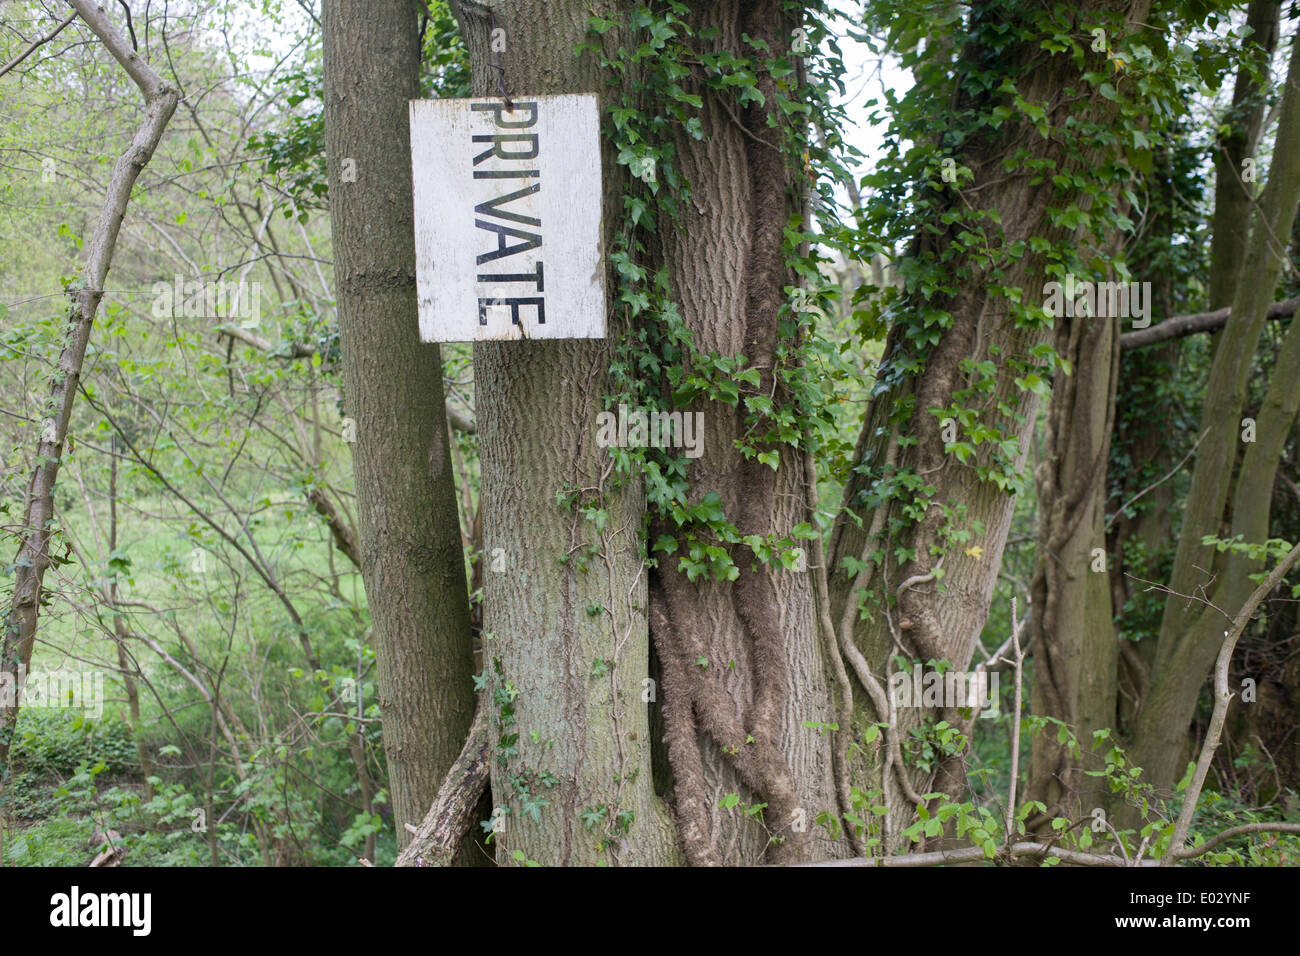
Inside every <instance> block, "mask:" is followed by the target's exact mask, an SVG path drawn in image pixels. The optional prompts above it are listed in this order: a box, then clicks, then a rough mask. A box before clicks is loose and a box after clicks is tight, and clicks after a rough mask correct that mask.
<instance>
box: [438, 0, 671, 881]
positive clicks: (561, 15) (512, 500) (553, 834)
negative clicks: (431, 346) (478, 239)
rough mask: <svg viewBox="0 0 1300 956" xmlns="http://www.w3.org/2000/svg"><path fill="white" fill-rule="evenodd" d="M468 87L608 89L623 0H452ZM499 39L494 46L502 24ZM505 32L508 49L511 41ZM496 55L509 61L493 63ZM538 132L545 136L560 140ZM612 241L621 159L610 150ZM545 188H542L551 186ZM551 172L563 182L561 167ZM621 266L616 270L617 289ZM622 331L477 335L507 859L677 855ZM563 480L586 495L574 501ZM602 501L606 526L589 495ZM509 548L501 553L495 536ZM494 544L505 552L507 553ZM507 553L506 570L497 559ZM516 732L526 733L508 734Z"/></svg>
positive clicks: (625, 860) (494, 707)
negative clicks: (626, 408)
mask: <svg viewBox="0 0 1300 956" xmlns="http://www.w3.org/2000/svg"><path fill="white" fill-rule="evenodd" d="M452 9H453V10H454V11H455V13H456V16H457V19H458V20H459V21H460V24H461V34H462V36H463V37H464V38H465V41H466V44H467V45H468V47H469V50H470V59H471V66H472V75H473V87H474V90H475V91H476V93H478V94H479V95H481V96H483V97H485V98H486V97H488V96H492V97H496V96H497V95H498V93H497V89H498V81H500V82H501V83H502V84H503V87H504V89H505V91H506V92H507V93H509V94H510V95H511V96H512V97H514V98H515V99H522V98H524V97H526V96H529V95H545V94H548V93H583V92H587V93H596V92H599V91H600V90H601V77H600V75H599V71H598V68H597V64H596V61H595V59H594V58H593V56H592V55H591V54H585V55H583V56H581V57H579V56H577V55H576V54H575V47H577V46H578V45H579V44H580V43H582V42H584V41H585V40H586V39H587V18H588V16H589V15H591V14H593V13H600V12H602V11H605V12H607V13H609V12H611V11H613V12H612V14H611V15H613V16H618V15H619V13H618V11H623V12H624V13H625V12H626V10H627V9H628V5H627V4H624V3H618V4H615V3H608V2H606V3H597V4H595V5H594V6H593V5H592V4H590V3H584V2H579V0H548V2H543V0H517V2H514V3H510V4H502V3H493V4H491V5H490V6H489V5H483V4H470V3H459V2H455V3H453V4H452ZM494 30H500V31H504V32H503V33H498V34H497V35H496V37H497V40H498V43H497V46H498V50H497V51H495V52H494V51H493V50H492V46H493V31H494ZM501 41H503V42H504V50H502V49H500V46H501ZM497 62H499V63H500V65H501V68H502V70H504V73H499V72H498V71H497V70H496V69H495V68H494V64H496V63H497ZM565 148H566V145H565V144H564V143H559V142H539V149H565ZM603 162H604V171H605V190H604V196H603V197H581V198H579V199H575V201H597V200H599V201H602V202H603V204H604V210H605V213H604V223H605V238H606V248H608V247H609V245H608V242H609V238H610V237H611V236H612V234H613V229H614V226H615V224H616V223H617V221H618V216H619V210H620V206H619V203H618V202H617V197H618V195H619V194H620V192H621V189H620V183H621V178H620V176H621V170H620V169H619V167H618V166H617V165H616V163H615V157H614V156H613V155H612V154H611V153H610V151H609V150H605V155H604V157H603ZM544 188H547V187H546V186H545V185H544ZM550 188H563V184H560V183H555V184H553V186H551V187H550ZM613 284H614V280H613V278H612V277H611V279H610V281H609V283H608V285H609V286H610V287H611V288H612V287H613ZM620 332H621V329H620V328H619V326H618V324H617V323H616V322H614V321H611V322H610V323H609V339H607V340H604V341H587V340H572V341H566V340H552V341H517V342H479V343H476V344H475V346H474V375H475V397H476V402H475V404H476V408H475V420H476V422H477V427H478V433H479V452H480V456H481V457H480V462H481V468H482V476H483V477H482V490H481V504H480V507H481V509H482V521H483V548H484V553H485V556H486V557H485V560H487V561H488V568H487V570H486V571H485V573H484V587H483V656H484V666H485V669H486V670H487V672H488V675H489V683H488V689H489V691H490V692H491V693H493V694H496V695H504V696H505V698H506V700H505V702H504V703H502V702H501V701H500V700H499V699H498V700H497V701H496V702H493V699H492V698H491V697H489V700H488V701H487V702H486V703H487V704H488V705H489V706H490V707H491V714H490V720H491V722H492V732H491V737H492V741H493V747H494V753H493V761H492V793H493V798H494V803H495V806H496V810H495V811H494V814H495V815H494V821H495V826H496V827H497V828H498V832H497V833H496V834H495V837H494V840H495V843H496V846H497V860H498V862H500V863H509V862H513V861H514V860H516V859H518V858H517V857H516V856H515V853H516V852H518V853H520V854H522V856H523V858H524V859H525V860H535V861H537V862H539V863H542V864H544V865H548V866H576V865H595V864H598V863H606V864H619V865H633V864H646V865H664V864H668V863H671V862H673V861H674V860H675V858H676V850H675V847H674V842H673V838H672V832H671V826H670V824H669V821H668V817H667V813H666V809H665V808H664V807H663V805H662V803H661V801H660V800H659V799H658V798H657V797H656V796H655V793H654V786H653V775H652V773H651V766H650V733H649V728H650V725H649V706H651V705H650V703H649V701H647V700H645V699H643V695H644V696H645V697H649V696H650V695H649V694H648V693H647V690H648V688H649V686H650V685H649V684H648V683H647V682H648V679H649V657H650V655H649V638H648V633H647V627H646V608H647V595H646V578H645V572H644V568H643V565H642V557H643V553H644V552H643V544H642V540H641V534H642V523H643V520H644V513H645V496H644V491H643V489H642V487H641V485H640V483H639V482H637V481H624V482H623V483H622V484H616V482H615V481H614V480H613V479H612V477H611V475H610V467H611V464H612V462H611V460H610V456H609V453H608V452H607V451H606V450H605V449H602V448H600V447H598V446H597V444H596V440H595V439H596V417H597V415H598V413H599V412H600V411H601V410H602V408H603V407H604V396H605V395H606V394H607V393H609V392H611V391H613V387H612V385H611V384H610V378H609V368H610V365H611V363H612V360H613V354H614V347H615V344H616V343H617V341H618V336H619V335H620ZM561 492H572V493H574V494H576V497H577V499H578V501H577V503H571V504H570V505H569V506H568V507H562V506H561V505H560V504H558V503H557V495H558V494H560V493H561ZM588 506H591V507H593V508H595V509H597V510H599V511H602V512H603V513H604V517H603V521H602V522H601V523H600V524H599V525H597V524H596V523H594V522H590V521H587V520H586V519H585V518H584V516H583V513H582V510H583V509H584V508H586V507H588ZM498 548H499V549H501V550H500V551H499V552H498V551H497V549H498ZM493 555H496V557H497V558H498V559H499V560H500V564H496V563H495V561H494V559H493ZM497 567H500V568H501V570H499V571H498V570H496V568H497ZM515 734H517V735H518V738H517V740H515V741H514V746H513V747H511V746H509V745H508V744H507V743H506V741H507V738H508V737H509V736H510V735H515Z"/></svg>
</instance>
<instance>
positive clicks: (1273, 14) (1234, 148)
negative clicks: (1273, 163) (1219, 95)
mask: <svg viewBox="0 0 1300 956" xmlns="http://www.w3.org/2000/svg"><path fill="white" fill-rule="evenodd" d="M1281 6H1282V5H1281V3H1280V0H1251V4H1250V6H1249V7H1248V8H1247V11H1246V25H1247V26H1248V27H1250V28H1251V29H1252V30H1253V31H1254V32H1253V33H1252V34H1251V35H1250V36H1249V37H1247V38H1246V40H1245V41H1244V42H1243V44H1242V66H1241V68H1240V69H1239V70H1238V72H1237V82H1236V85H1235V86H1234V87H1233V90H1232V106H1231V107H1230V108H1229V110H1228V115H1227V116H1226V117H1224V123H1226V124H1227V125H1228V127H1229V132H1228V134H1227V135H1226V136H1224V137H1222V139H1220V141H1219V144H1218V146H1219V148H1218V149H1217V150H1216V151H1215V154H1214V218H1213V220H1212V221H1211V223H1210V237H1211V238H1210V281H1209V297H1208V298H1209V306H1210V309H1211V310H1214V309H1221V308H1223V307H1224V306H1228V305H1232V298H1233V294H1234V292H1235V290H1236V288H1237V281H1238V280H1239V279H1240V278H1241V266H1242V263H1243V261H1244V260H1245V256H1246V240H1247V239H1248V238H1249V233H1250V209H1251V203H1252V202H1253V200H1254V199H1255V195H1256V192H1257V189H1256V187H1255V186H1254V185H1253V184H1252V182H1249V181H1246V180H1245V179H1244V178H1243V176H1244V175H1246V174H1245V171H1244V169H1243V166H1242V162H1243V160H1245V159H1247V158H1248V157H1249V158H1251V159H1252V160H1254V162H1255V164H1256V165H1258V162H1259V157H1258V156H1256V155H1255V153H1256V150H1257V148H1258V146H1259V137H1260V133H1261V128H1260V127H1261V126H1262V123H1263V119H1264V107H1265V106H1266V103H1265V93H1266V92H1267V89H1268V73H1269V58H1270V57H1271V56H1272V55H1273V50H1274V48H1275V47H1276V46H1277V35H1278V14H1279V12H1280V9H1281ZM1251 66H1257V67H1258V68H1259V69H1260V70H1261V71H1262V74H1263V75H1262V76H1261V77H1260V78H1259V79H1256V78H1255V76H1254V75H1252V73H1251V71H1250V67H1251ZM1252 180H1253V177H1252ZM1166 314H1168V313H1166Z"/></svg>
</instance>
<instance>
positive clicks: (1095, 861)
mask: <svg viewBox="0 0 1300 956" xmlns="http://www.w3.org/2000/svg"><path fill="white" fill-rule="evenodd" d="M1002 855H1004V856H1009V857H1012V858H1019V857H1048V856H1054V857H1056V858H1057V859H1058V860H1060V861H1061V862H1062V863H1072V864H1074V865H1075V866H1121V867H1122V866H1124V865H1125V860H1124V858H1123V857H1118V856H1102V855H1101V854H1099V853H1083V852H1080V851H1079V850H1067V849H1064V848H1062V847H1059V846H1052V845H1051V844H1049V843H1030V842H1028V841H1021V842H1020V843H1013V844H1012V845H1011V846H1009V847H1007V848H1006V849H1005V850H1004V851H1002ZM987 859H988V854H986V853H985V852H984V848H983V847H978V846H967V847H962V848H960V849H957V850H929V851H926V852H925V853H908V854H906V855H903V856H877V857H855V858H853V859H850V860H825V861H822V862H819V863H792V864H790V865H791V866H884V867H904V868H908V867H921V866H944V865H946V864H951V863H979V862H983V861H986V860H987ZM1143 865H1144V866H1155V865H1156V863H1155V861H1154V860H1151V861H1147V862H1146V863H1144V864H1143Z"/></svg>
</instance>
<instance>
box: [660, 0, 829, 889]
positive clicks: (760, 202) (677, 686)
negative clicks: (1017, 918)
mask: <svg viewBox="0 0 1300 956" xmlns="http://www.w3.org/2000/svg"><path fill="white" fill-rule="evenodd" d="M692 25H693V26H694V27H695V28H696V32H697V33H698V32H699V31H700V30H701V29H703V28H706V27H713V28H716V29H717V31H718V33H717V36H716V37H715V39H714V40H713V41H712V43H713V44H715V48H716V49H727V50H731V51H733V52H734V53H735V54H736V55H737V56H747V55H749V52H750V51H749V50H748V49H747V47H746V44H745V42H744V41H743V40H742V35H743V34H747V35H748V36H749V37H752V38H754V39H755V41H757V42H766V43H767V44H768V47H769V48H770V50H771V51H772V52H771V55H772V56H773V57H779V56H781V55H782V54H783V53H784V52H785V51H786V50H787V48H788V44H789V41H788V38H789V37H790V35H791V31H792V30H793V28H794V26H795V23H794V22H792V21H791V20H789V19H788V15H787V14H785V13H784V12H783V11H782V8H781V5H780V4H779V3H777V2H775V0H760V2H754V3H742V2H737V0H724V2H721V3H717V4H714V5H712V6H711V7H710V8H709V9H708V10H707V12H702V13H700V14H697V15H693V17H692ZM758 87H759V90H760V92H762V93H763V95H764V97H765V104H764V105H763V106H758V105H755V104H749V105H748V107H746V108H743V109H738V108H736V107H734V106H733V105H732V104H730V103H727V102H722V101H720V100H719V95H718V94H717V93H716V92H714V91H711V90H708V89H706V88H703V86H701V87H700V88H698V89H697V90H696V92H699V93H700V94H701V95H702V96H703V102H704V107H703V110H702V112H701V114H700V119H701V123H702V124H703V128H704V131H705V135H704V137H703V138H702V139H700V140H695V139H693V138H692V137H690V136H688V135H686V133H685V132H684V131H681V130H680V129H678V130H677V131H675V136H674V146H675V150H676V155H677V156H678V158H679V163H680V166H679V172H680V173H681V175H682V177H683V178H684V179H685V180H686V181H687V182H688V183H689V184H690V188H691V201H690V202H689V203H687V204H684V208H683V209H682V228H677V227H676V226H674V225H673V224H670V223H668V222H663V223H661V225H660V229H659V234H660V236H661V237H662V239H663V246H662V252H663V256H664V261H665V262H666V263H667V264H668V266H669V270H670V273H671V275H672V277H673V292H674V295H675V300H676V301H677V302H678V304H679V305H680V308H681V315H682V318H683V320H684V322H685V325H686V327H687V328H688V329H690V331H691V332H692V333H693V334H694V340H695V344H696V346H697V347H698V348H699V349H700V350H701V351H703V352H706V353H707V352H717V353H720V354H722V355H724V356H738V355H743V356H744V357H745V359H746V360H747V362H746V365H747V367H752V368H756V369H758V370H760V379H759V385H758V386H757V388H756V389H755V390H754V391H755V392H756V393H757V394H759V395H764V396H768V395H775V397H776V401H777V402H781V401H784V400H787V399H788V398H789V396H786V395H784V394H783V389H782V387H780V386H778V385H777V383H776V377H775V375H774V373H773V369H774V368H775V366H776V365H777V361H778V358H777V348H778V345H779V342H780V334H781V333H780V330H779V321H778V310H779V309H780V308H781V306H782V305H783V304H784V302H785V300H786V293H785V291H784V290H785V287H786V286H788V285H793V284H795V278H794V276H793V275H792V274H791V272H790V270H789V269H788V267H787V266H786V264H785V254H784V252H783V247H782V242H783V239H784V235H783V229H784V228H785V225H786V223H787V222H788V221H789V219H790V218H791V216H792V215H795V214H797V212H798V210H797V208H792V206H791V203H790V201H789V199H788V198H787V196H788V190H789V187H790V183H789V177H788V175H787V171H786V165H785V160H784V158H783V156H782V153H781V152H780V149H779V147H780V143H781V139H780V132H779V129H778V128H776V127H775V126H769V125H768V118H769V116H771V115H772V114H774V113H775V111H776V105H775V104H776V85H775V81H774V80H773V79H772V78H771V76H770V75H767V74H766V73H765V72H759V74H758ZM733 112H734V113H737V114H739V120H738V121H737V120H735V119H733V118H732V115H731V114H732V113H733ZM742 394H748V393H746V392H744V391H743V390H742ZM695 411H699V412H701V413H702V414H703V416H704V418H703V420H704V423H705V429H704V441H703V453H702V455H701V456H700V457H699V458H697V459H695V460H694V461H692V462H691V463H690V464H689V466H688V467H687V478H688V480H689V481H690V483H691V491H690V498H691V501H692V502H693V503H694V502H698V501H699V500H700V499H701V498H702V497H703V496H704V495H705V494H706V493H709V492H716V493H717V494H718V495H719V496H720V498H721V502H722V507H723V509H724V511H725V513H726V515H727V518H728V519H729V520H730V521H731V522H732V523H734V524H735V525H736V527H737V528H738V530H739V533H740V534H741V535H760V536H767V535H773V534H775V535H777V536H783V535H788V534H789V533H790V531H791V529H792V528H793V527H794V526H795V525H796V524H799V523H801V522H806V521H808V520H809V519H808V502H809V489H808V487H807V485H806V483H805V480H804V476H805V468H804V461H803V452H802V451H800V450H796V449H793V448H791V447H789V446H779V447H778V448H777V450H778V452H779V456H780V457H779V461H778V467H777V469H776V470H775V471H773V470H772V469H771V468H770V467H769V466H768V465H766V464H764V463H762V462H761V461H759V460H757V459H756V458H752V459H750V460H744V459H743V458H742V457H741V454H740V453H739V452H738V451H737V450H736V445H737V442H738V441H739V440H740V439H742V438H744V437H745V435H746V433H747V426H746V422H745V418H746V409H745V406H744V405H743V404H739V405H738V406H737V407H734V408H733V407H731V406H729V405H726V404H723V403H720V402H698V403H693V404H692V405H691V406H690V407H689V408H688V409H687V411H686V412H685V414H691V413H692V412H695ZM677 534H678V529H677V527H676V526H675V524H674V522H673V521H671V520H669V519H667V518H659V519H657V520H655V521H654V522H652V525H651V537H652V539H657V538H658V537H659V536H660V535H669V536H676V535H677ZM732 559H733V560H734V562H735V564H736V565H737V567H738V568H739V572H740V576H739V577H738V578H737V579H736V580H735V581H734V582H715V581H711V580H709V579H708V576H707V575H702V576H701V577H700V578H699V579H698V580H696V581H694V582H692V581H689V580H688V579H687V576H686V575H685V574H684V573H682V572H680V571H679V570H677V565H678V557H677V556H669V555H666V554H661V555H660V556H659V564H658V567H657V568H655V569H654V570H653V571H652V572H651V610H652V618H651V629H652V631H653V633H654V638H655V649H656V652H657V654H658V658H659V660H660V661H661V662H662V665H663V668H664V693H665V703H664V711H663V718H664V722H665V729H666V734H667V744H668V755H669V761H670V764H671V766H672V770H673V774H674V811H675V817H676V820H677V824H678V832H679V835H680V837H681V840H682V843H683V846H684V848H685V850H686V853H687V857H688V859H689V860H690V861H691V862H692V863H693V864H718V863H739V862H746V863H753V862H758V861H760V860H761V859H763V858H764V854H765V852H767V851H768V849H769V846H770V857H771V858H772V859H773V860H778V861H794V860H801V859H810V858H812V857H813V856H817V857H819V858H825V857H827V856H830V857H837V856H843V855H846V854H849V853H851V850H850V848H849V845H848V844H847V843H845V842H843V841H842V840H830V839H819V840H817V841H816V842H814V835H815V834H818V835H821V836H824V834H823V833H822V831H821V830H820V828H816V829H815V828H814V826H813V824H814V821H815V820H816V819H817V817H818V816H819V815H820V814H822V813H823V812H825V813H827V814H829V815H830V816H831V817H838V816H839V810H840V807H839V805H838V803H837V796H836V788H835V783H834V780H833V777H832V764H831V747H830V743H831V740H830V738H829V737H827V736H823V735H822V734H820V733H819V732H818V731H817V730H814V729H813V728H812V727H809V726H805V722H808V723H814V724H820V723H829V722H832V721H834V719H835V717H834V708H833V705H832V700H831V691H830V687H829V683H828V676H827V673H826V665H825V664H824V662H823V659H822V644H821V638H820V634H819V631H818V608H817V604H816V599H815V594H814V588H813V582H812V579H811V575H809V574H808V573H806V572H804V571H800V570H798V569H796V570H791V571H783V570H774V569H773V568H772V567H771V566H769V565H765V564H762V563H760V562H759V561H758V559H757V557H756V556H755V555H754V554H753V552H752V551H751V550H750V549H749V548H747V547H744V546H738V547H736V548H735V549H734V551H733V552H732ZM751 566H753V567H756V568H758V570H751ZM814 570H815V569H814ZM701 661H704V662H707V663H704V664H701ZM838 733H843V734H848V733H850V728H848V727H841V728H840V730H839V731H838ZM733 792H734V793H737V794H738V795H739V796H740V798H741V800H742V801H743V802H745V803H750V804H755V803H766V804H767V806H766V808H765V809H764V811H763V816H762V820H761V821H759V819H758V818H757V817H756V816H755V817H748V816H744V815H742V814H740V813H739V812H738V811H736V810H731V811H727V810H723V809H720V807H719V803H720V801H721V800H722V798H723V797H725V796H726V795H727V794H729V793H733ZM844 809H847V808H844ZM773 838H775V841H774V842H771V843H769V841H772V840H773Z"/></svg>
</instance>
